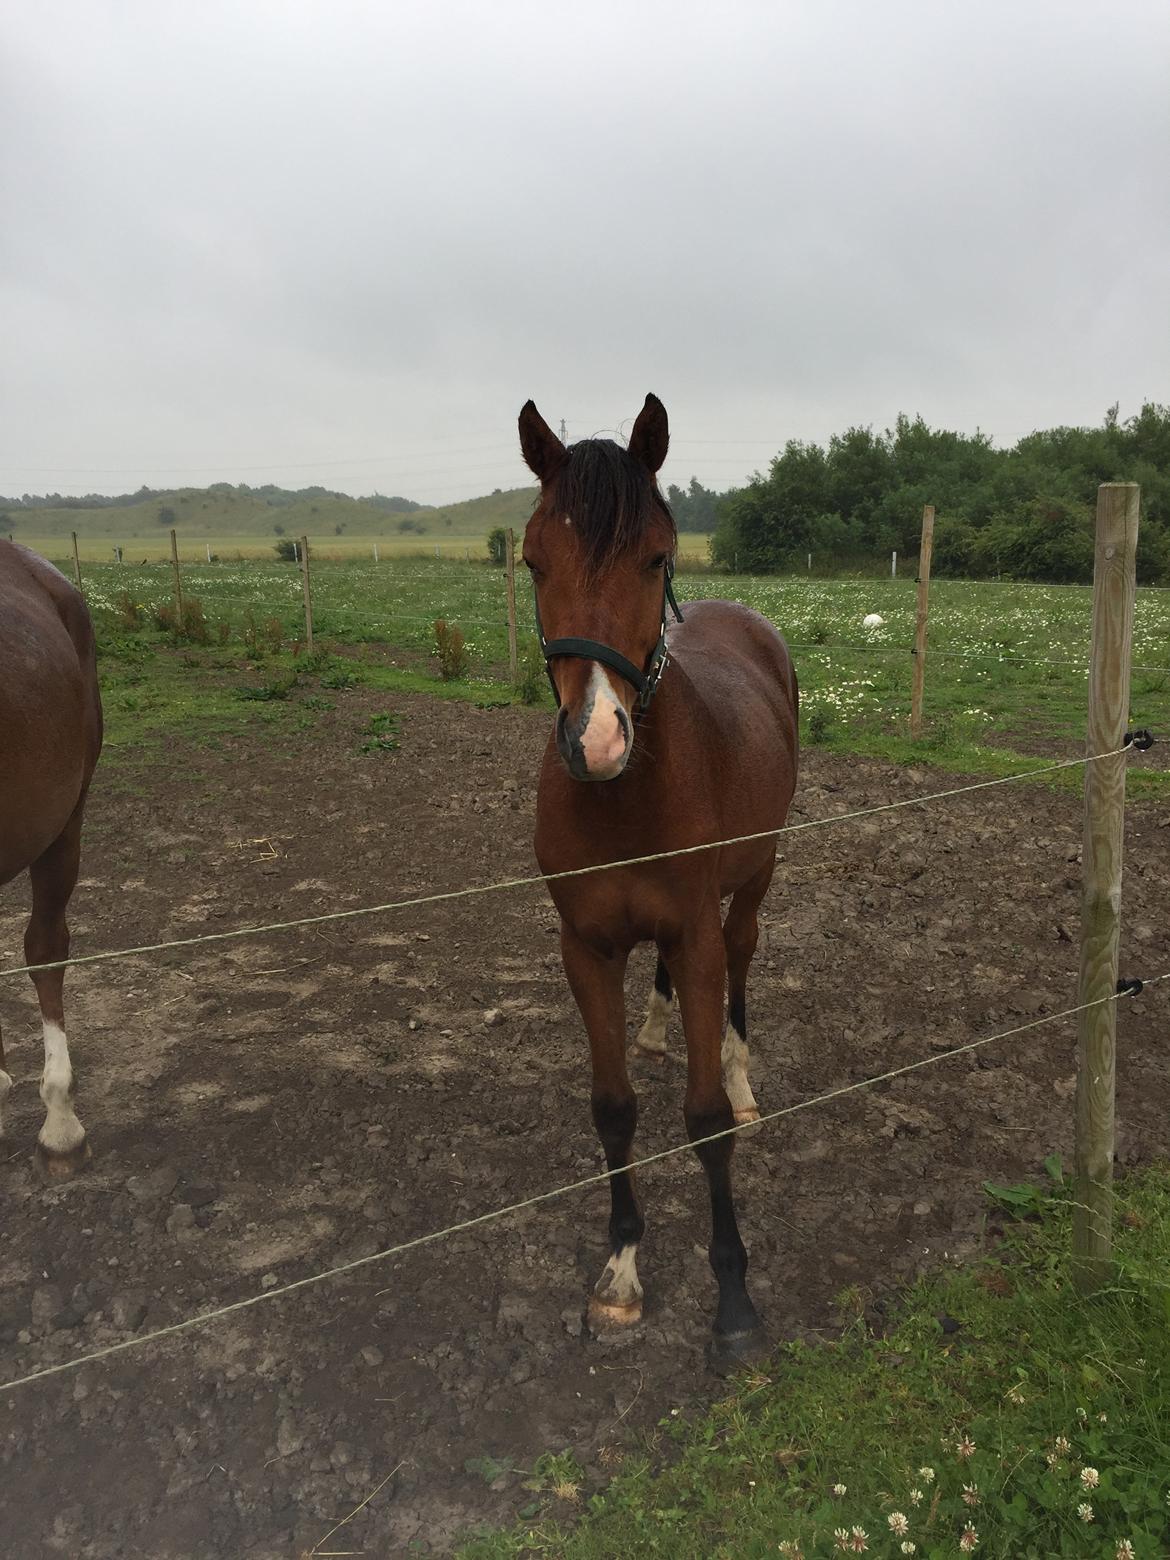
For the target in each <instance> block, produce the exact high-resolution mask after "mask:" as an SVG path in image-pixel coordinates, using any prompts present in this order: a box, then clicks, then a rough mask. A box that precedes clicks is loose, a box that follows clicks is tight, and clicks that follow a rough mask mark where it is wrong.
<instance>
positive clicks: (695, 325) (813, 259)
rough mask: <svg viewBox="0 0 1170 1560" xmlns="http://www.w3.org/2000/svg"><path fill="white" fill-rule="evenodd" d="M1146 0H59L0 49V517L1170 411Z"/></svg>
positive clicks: (1169, 341)
mask: <svg viewBox="0 0 1170 1560" xmlns="http://www.w3.org/2000/svg"><path fill="white" fill-rule="evenodd" d="M1168 67H1170V7H1168V6H1167V5H1166V4H1165V0H1144V3H1140V0H1110V3H1109V4H1105V3H1104V0H1101V3H1093V4H1087V3H1084V0H1064V3H1046V0H1013V3H1011V4H1002V3H998V0H977V3H951V4H941V3H938V0H930V3H912V0H885V3H883V4H870V3H860V0H859V3H836V4H834V3H825V0H816V3H812V0H809V3H800V4H793V3H790V0H772V3H768V4H754V3H744V0H738V3H737V0H730V3H726V0H724V3H720V4H716V3H714V0H705V3H702V4H699V3H693V0H664V3H658V0H623V3H620V4H611V3H608V0H602V3H599V0H578V3H576V4H572V5H569V4H564V3H561V0H539V3H528V0H493V3H489V0H480V3H476V4H468V3H446V0H430V3H416V0H380V3H377V4H373V3H371V4H357V3H352V0H318V3H307V0H273V3H270V4H265V3H257V0H232V3H230V4H219V3H215V0H211V3H208V0H199V3H196V0H190V3H177V0H139V3H134V0H124V3H111V0H76V3H73V4H57V3H53V0H37V3H36V4H31V3H30V4H9V5H7V6H5V7H4V10H3V18H2V20H0V146H2V147H3V154H2V156H0V493H7V494H19V493H21V492H25V491H30V492H44V491H46V490H56V491H60V492H85V491H103V492H111V491H122V490H125V489H127V488H134V487H137V486H138V485H139V484H140V483H143V482H146V483H149V484H150V485H151V486H154V487H161V486H166V485H170V484H177V483H180V482H184V483H197V484H200V485H202V484H204V483H207V482H212V481H215V480H217V479H223V480H230V481H247V482H252V483H262V482H266V481H276V482H280V483H282V484H284V485H288V486H303V485H306V484H308V483H315V482H320V483H323V484H325V485H327V486H331V487H337V488H340V489H342V490H344V491H348V492H354V493H364V492H372V491H374V490H377V491H380V492H382V493H400V494H403V495H405V496H407V497H412V498H416V499H418V500H420V501H422V502H428V503H440V502H446V501H450V500H454V499H459V498H467V497H472V496H475V495H476V494H479V493H483V492H488V491H490V490H491V489H492V488H496V487H510V486H516V485H519V484H520V483H522V482H525V481H526V480H528V476H527V472H526V470H525V468H524V466H523V464H522V462H521V460H520V456H519V452H518V448H517V443H516V435H515V427H516V415H517V412H518V410H519V408H520V405H521V404H522V403H523V401H524V400H525V399H526V398H527V397H528V396H533V397H534V398H535V400H536V402H537V404H538V406H539V407H540V408H541V410H542V412H543V413H544V414H545V416H546V418H547V419H548V421H549V422H550V423H551V424H552V425H553V426H554V427H556V426H558V425H559V423H560V420H561V418H564V420H565V423H566V426H567V430H568V435H569V437H570V438H571V439H573V438H581V437H585V436H588V435H590V434H593V433H605V432H612V431H614V430H619V431H628V428H629V424H630V421H631V420H632V417H633V415H634V414H635V413H636V411H637V409H638V407H639V406H640V405H641V402H642V399H643V396H644V395H645V393H646V391H647V390H653V391H655V392H656V393H657V394H658V395H660V396H661V397H662V399H663V400H664V401H665V402H666V405H667V408H668V411H669V413H670V419H671V429H672V434H673V443H672V453H671V457H670V460H669V462H668V465H667V467H666V470H665V472H664V479H665V480H666V481H675V482H681V483H685V482H686V480H687V479H688V478H689V477H690V476H691V475H692V474H695V475H697V476H698V477H699V478H700V480H701V481H703V482H704V483H705V484H707V485H708V486H714V487H719V488H724V487H727V486H730V485H732V484H733V483H737V482H740V481H742V480H743V479H744V478H745V477H746V476H747V475H748V474H749V473H750V472H751V471H752V470H753V469H757V468H766V467H767V463H768V461H769V459H770V457H771V456H772V455H773V454H774V453H775V452H776V451H777V449H778V448H779V447H780V446H781V445H782V444H783V441H784V440H785V439H787V438H801V439H816V440H823V439H825V438H826V437H827V436H828V435H829V434H830V433H832V432H834V431H838V430H842V429H844V428H845V427H846V426H848V425H850V424H857V423H861V424H872V425H873V426H874V427H876V428H884V427H886V426H888V425H889V424H890V423H892V421H893V419H894V417H895V416H896V415H897V413H898V412H899V411H906V412H908V413H911V414H913V413H915V412H919V413H921V414H922V415H923V416H924V417H925V418H926V419H927V420H928V421H930V422H932V423H937V424H943V425H946V426H952V427H959V428H962V429H966V430H973V429H975V428H976V427H981V428H982V429H984V430H985V431H986V432H988V433H990V434H992V435H993V436H994V437H995V438H996V439H997V440H998V441H1002V442H1008V443H1010V442H1012V441H1014V440H1015V439H1016V438H1017V437H1019V435H1020V434H1022V433H1025V432H1027V431H1029V430H1030V429H1032V428H1034V427H1046V426H1049V425H1052V424H1055V423H1083V422H1097V421H1099V419H1100V417H1101V415H1102V414H1103V413H1104V410H1105V408H1106V406H1108V405H1109V404H1110V403H1111V402H1113V401H1120V403H1121V415H1122V416H1123V417H1125V416H1128V415H1130V414H1131V413H1133V412H1134V411H1136V410H1137V408H1138V407H1139V405H1140V403H1141V401H1142V400H1143V399H1153V400H1159V401H1162V402H1166V401H1170V171H1168V170H1170V87H1168V85H1167V83H1168V81H1170V68H1168Z"/></svg>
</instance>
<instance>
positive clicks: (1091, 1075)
mask: <svg viewBox="0 0 1170 1560" xmlns="http://www.w3.org/2000/svg"><path fill="white" fill-rule="evenodd" d="M1140 496H1141V489H1140V488H1139V487H1138V485H1137V483H1136V482H1106V483H1103V484H1102V486H1101V487H1099V488H1098V489H1097V545H1096V554H1095V557H1094V563H1093V648H1092V654H1091V660H1090V665H1089V722H1088V730H1087V734H1086V738H1085V751H1086V753H1088V754H1089V755H1092V754H1094V753H1112V752H1113V751H1114V749H1115V748H1119V747H1121V745H1122V743H1123V742H1124V741H1125V730H1126V725H1127V724H1128V721H1129V669H1130V661H1131V659H1132V655H1131V652H1132V642H1133V602H1134V586H1135V554H1136V551H1137V532H1138V503H1139V499H1140ZM1126 765H1127V756H1126V754H1124V753H1119V754H1118V755H1117V756H1116V757H1115V758H1100V759H1097V760H1096V761H1095V762H1094V763H1090V764H1086V765H1085V832H1084V841H1083V846H1082V852H1081V858H1082V863H1083V865H1082V877H1083V888H1082V894H1081V975H1080V983H1079V985H1078V987H1077V1005H1078V1007H1079V1006H1081V1005H1082V1004H1084V1003H1086V1002H1096V1003H1097V1004H1098V1006H1096V1007H1091V1008H1089V1009H1088V1010H1087V1011H1086V1012H1083V1013H1081V1014H1080V1016H1079V1018H1078V1021H1077V1149H1076V1187H1077V1192H1076V1202H1075V1204H1074V1205H1073V1275H1074V1278H1075V1280H1076V1284H1077V1287H1078V1288H1079V1289H1080V1290H1082V1291H1083V1292H1085V1293H1088V1292H1090V1291H1092V1290H1094V1289H1099V1288H1100V1287H1101V1286H1102V1285H1103V1284H1105V1283H1107V1282H1108V1280H1109V1277H1110V1273H1111V1270H1112V1251H1113V1114H1114V1094H1115V1077H1116V1068H1115V1062H1116V1057H1115V1040H1116V1035H1117V1003H1116V1002H1106V1001H1102V1000H1101V999H1102V998H1105V997H1112V996H1114V995H1115V993H1116V991H1117V946H1118V939H1119V937H1120V933H1121V862H1122V845H1123V840H1124V834H1125V771H1126Z"/></svg>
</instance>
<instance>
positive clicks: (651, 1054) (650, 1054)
mask: <svg viewBox="0 0 1170 1560" xmlns="http://www.w3.org/2000/svg"><path fill="white" fill-rule="evenodd" d="M634 1053H635V1055H637V1056H644V1057H645V1058H646V1060H647V1061H649V1062H657V1063H658V1065H659V1067H661V1066H662V1064H663V1063H664V1062H665V1061H666V1047H665V1046H664V1045H645V1044H643V1042H642V1041H641V1040H635V1041H634Z"/></svg>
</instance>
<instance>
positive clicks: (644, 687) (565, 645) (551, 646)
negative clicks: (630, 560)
mask: <svg viewBox="0 0 1170 1560" xmlns="http://www.w3.org/2000/svg"><path fill="white" fill-rule="evenodd" d="M673 579H674V559H673V558H668V559H667V560H666V566H665V568H664V569H663V572H662V630H661V632H660V633H659V635H658V643H657V644H656V645H655V646H654V649H653V651H652V652H651V655H650V660H649V662H648V663H647V666H646V670H645V671H644V672H641V671H639V670H638V668H637V667H636V666H635V665H634V663H633V661H627V660H626V658H625V656H624V655H622V653H621V651H620V650H614V649H612V648H611V647H610V646H609V645H600V644H598V643H597V641H596V640H593V639H546V638H545V637H544V629H543V627H542V626H541V622H540V603H539V602H538V601H537V599H536V591H535V590H533V592H532V601H533V605H534V607H535V608H536V632H537V635H538V637H539V639H540V649H541V653H542V654H543V656H544V663H545V670H546V671H547V672H548V682H549V687H550V688H551V689H552V691H553V698H554V699H555V700H556V701H557V703H558V704H560V702H561V695H560V691H559V690H558V688H557V685H556V682H555V681H554V680H553V674H552V668H551V667H550V666H549V662H550V661H552V660H554V659H555V658H556V657H557V656H570V657H573V658H575V659H576V660H578V661H600V662H601V664H602V665H603V666H608V667H610V668H611V669H612V670H613V671H615V672H616V673H617V674H618V676H619V677H624V678H625V680H626V682H628V683H629V684H630V685H631V687H633V688H636V689H637V692H638V708H639V709H640V710H644V709H646V708H648V707H649V704H650V700H651V699H652V698H653V697H654V694H655V692H656V690H657V688H658V684H659V682H660V680H661V678H662V674H663V672H664V671H665V670H666V665H667V662H668V661H669V660H670V656H669V654H668V653H667V649H666V607H667V603H668V602H669V604H670V610H671V611H672V612H673V613H674V615H675V619H676V621H678V622H679V623H681V622H682V620H683V615H682V613H681V612H680V611H679V606H678V602H677V601H676V600H675V599H674V586H673V585H672V584H671V581H672V580H673Z"/></svg>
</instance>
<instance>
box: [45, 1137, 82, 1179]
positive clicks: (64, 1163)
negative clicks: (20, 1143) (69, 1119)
mask: <svg viewBox="0 0 1170 1560" xmlns="http://www.w3.org/2000/svg"><path fill="white" fill-rule="evenodd" d="M92 1157H93V1156H92V1155H91V1154H90V1151H89V1139H88V1138H84V1137H83V1138H82V1140H81V1142H80V1143H78V1144H77V1145H76V1146H75V1147H73V1148H67V1149H65V1150H64V1152H61V1151H60V1150H56V1149H50V1148H46V1147H45V1145H44V1144H43V1143H42V1142H40V1141H39V1140H38V1142H37V1146H36V1151H35V1153H34V1155H33V1160H34V1163H35V1164H36V1167H37V1170H38V1171H39V1173H40V1175H41V1176H42V1178H43V1179H44V1180H46V1181H67V1180H68V1179H69V1177H70V1176H72V1175H76V1174H77V1172H78V1171H79V1170H80V1169H82V1167H83V1166H85V1165H87V1164H88V1163H89V1161H90V1159H91V1158H92Z"/></svg>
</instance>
